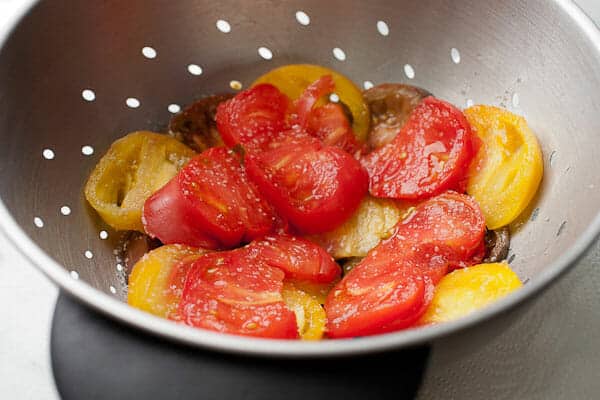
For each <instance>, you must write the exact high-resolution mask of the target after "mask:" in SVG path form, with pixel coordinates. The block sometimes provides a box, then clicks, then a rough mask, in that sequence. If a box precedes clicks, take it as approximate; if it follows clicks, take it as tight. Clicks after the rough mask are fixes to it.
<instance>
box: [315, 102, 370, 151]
mask: <svg viewBox="0 0 600 400" xmlns="http://www.w3.org/2000/svg"><path fill="white" fill-rule="evenodd" d="M307 130H308V132H309V133H310V134H311V135H313V136H315V137H317V138H318V139H319V140H321V141H322V142H323V144H325V145H327V146H337V147H339V148H341V149H344V150H345V151H347V152H348V153H350V154H352V155H354V156H356V155H360V154H361V153H363V152H364V151H365V149H366V147H365V146H364V145H362V144H361V143H359V142H358V140H356V136H355V135H354V132H353V131H352V126H350V121H348V118H347V117H346V114H344V111H343V110H342V106H340V105H339V104H335V103H329V104H325V105H324V106H321V107H318V108H316V109H314V110H313V111H312V113H311V114H310V116H309V118H308V123H307Z"/></svg>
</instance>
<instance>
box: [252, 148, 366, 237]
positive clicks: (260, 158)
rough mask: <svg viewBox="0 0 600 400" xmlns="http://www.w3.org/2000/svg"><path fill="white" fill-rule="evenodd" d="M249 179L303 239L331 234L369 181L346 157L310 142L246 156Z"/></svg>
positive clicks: (360, 169)
mask: <svg viewBox="0 0 600 400" xmlns="http://www.w3.org/2000/svg"><path fill="white" fill-rule="evenodd" d="M245 162H246V170H247V172H248V176H249V177H250V179H251V180H252V181H253V182H254V183H255V184H256V185H257V186H258V188H259V189H260V191H261V193H262V194H263V195H264V196H265V197H266V198H267V200H269V202H270V203H271V204H272V205H273V207H274V208H275V210H276V211H277V212H278V213H279V214H280V215H281V216H282V217H284V218H286V219H287V220H288V221H289V222H290V223H291V225H293V226H294V227H295V228H296V229H298V230H299V231H300V232H301V233H304V234H314V233H320V232H325V231H329V230H332V229H334V228H336V227H337V226H339V225H340V224H342V223H343V222H344V221H345V220H346V219H347V218H348V217H350V215H352V213H353V212H354V211H355V210H356V209H357V208H358V206H359V204H360V201H361V200H362V198H363V197H364V195H365V194H366V192H367V186H368V177H367V174H366V172H365V170H364V169H363V168H362V167H361V165H360V164H359V163H358V162H357V161H356V160H355V159H354V158H352V156H350V155H349V154H348V153H346V152H345V151H343V150H341V149H339V148H337V147H331V146H325V147H323V146H322V145H321V144H320V143H319V142H318V141H317V140H316V139H314V138H304V139H294V140H286V141H283V142H280V143H271V145H270V148H269V149H268V150H266V151H264V152H263V153H260V154H257V155H251V156H246V160H245Z"/></svg>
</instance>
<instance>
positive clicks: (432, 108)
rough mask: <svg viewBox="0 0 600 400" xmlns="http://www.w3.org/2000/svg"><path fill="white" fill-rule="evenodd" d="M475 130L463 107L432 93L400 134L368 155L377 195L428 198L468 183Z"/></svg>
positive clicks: (364, 160)
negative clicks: (467, 173)
mask: <svg viewBox="0 0 600 400" xmlns="http://www.w3.org/2000/svg"><path fill="white" fill-rule="evenodd" d="M472 137H473V133H472V131H471V126H470V125H469V123H468V121H467V120H466V118H465V116H464V115H463V114H462V112H461V111H460V110H458V109H457V108H455V107H454V106H453V105H451V104H450V103H447V102H445V101H442V100H439V99H436V98H434V97H427V98H426V99H424V100H423V101H421V103H419V105H418V106H417V107H416V108H415V109H414V110H413V112H412V113H411V114H410V116H409V119H408V121H407V122H406V124H405V125H404V126H403V127H402V130H401V131H400V133H399V134H398V136H396V137H395V138H394V140H393V141H392V142H391V143H389V144H387V145H385V146H383V147H381V148H379V149H377V150H375V151H373V152H371V153H369V154H368V155H367V156H365V157H363V158H362V163H363V166H364V167H365V168H366V169H367V171H368V172H369V178H370V182H369V191H370V193H371V194H372V195H373V196H375V197H390V198H396V199H424V198H428V197H431V196H433V195H436V194H438V193H441V192H443V191H445V190H448V189H457V188H459V187H460V186H461V184H462V185H464V179H465V176H466V172H467V169H468V166H469V164H470V162H471V160H472V158H473V155H474V151H473V146H474V142H473V139H472Z"/></svg>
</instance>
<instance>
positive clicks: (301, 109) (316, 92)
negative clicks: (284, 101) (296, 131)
mask: <svg viewBox="0 0 600 400" xmlns="http://www.w3.org/2000/svg"><path fill="white" fill-rule="evenodd" d="M334 89H335V83H334V82H333V77H332V76H331V75H323V76H322V77H321V78H319V79H317V80H316V81H314V82H313V83H311V84H310V85H309V86H308V87H307V88H306V89H304V92H302V95H301V96H300V97H299V98H298V99H297V100H296V101H295V102H294V107H295V112H296V118H297V121H296V122H297V123H298V125H300V126H301V127H302V128H306V127H307V125H308V119H309V117H310V115H311V112H312V110H313V107H314V106H315V104H317V101H319V99H320V98H321V97H323V96H325V95H328V94H330V93H333V91H334Z"/></svg>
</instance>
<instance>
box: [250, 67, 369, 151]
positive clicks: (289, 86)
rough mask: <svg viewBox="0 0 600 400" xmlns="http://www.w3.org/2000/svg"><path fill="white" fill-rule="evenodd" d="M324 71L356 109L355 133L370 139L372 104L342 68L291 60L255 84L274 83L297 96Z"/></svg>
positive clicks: (336, 91) (291, 97)
mask: <svg viewBox="0 0 600 400" xmlns="http://www.w3.org/2000/svg"><path fill="white" fill-rule="evenodd" d="M323 75H331V76H332V77H333V81H334V83H335V93H336V94H337V95H338V96H339V98H340V101H341V102H342V103H344V104H345V105H346V106H348V108H349V109H350V112H351V113H352V118H353V122H352V130H353V131H354V134H355V135H356V137H357V138H358V139H360V140H366V138H367V133H368V131H369V124H370V121H371V116H370V113H369V107H368V106H367V103H366V102H365V100H364V99H363V96H362V93H361V91H360V89H359V88H358V87H356V85H355V84H354V83H352V81H351V80H350V79H348V78H346V77H345V76H343V75H342V74H340V73H338V72H335V71H333V70H331V69H329V68H325V67H321V66H319V65H312V64H291V65H285V66H283V67H279V68H276V69H274V70H271V71H269V72H267V73H266V74H264V75H262V76H261V77H259V78H258V79H257V80H255V81H254V83H253V84H252V85H253V86H254V85H258V84H259V83H270V84H272V85H273V86H275V87H277V88H278V89H279V90H281V91H282V92H283V93H284V94H285V95H286V96H288V97H289V98H290V99H292V100H295V99H297V98H298V97H300V95H301V94H302V92H303V91H304V89H306V87H307V86H308V85H310V84H311V83H313V82H314V81H316V80H317V79H319V78H320V77H322V76H323Z"/></svg>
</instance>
